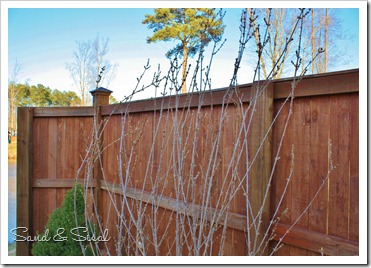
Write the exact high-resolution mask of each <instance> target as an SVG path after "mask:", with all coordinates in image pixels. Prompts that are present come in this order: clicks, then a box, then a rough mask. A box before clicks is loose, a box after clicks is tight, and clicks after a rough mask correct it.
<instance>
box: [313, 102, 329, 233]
mask: <svg viewBox="0 0 371 268" xmlns="http://www.w3.org/2000/svg"><path fill="white" fill-rule="evenodd" d="M328 101H329V97H328V96H324V97H317V98H314V97H312V99H311V101H310V106H311V126H310V137H311V140H312V141H311V144H310V194H309V196H310V198H312V197H313V196H314V195H315V194H316V193H317V191H318V189H319V188H320V187H321V185H323V186H322V189H321V190H320V192H319V193H318V196H317V198H316V199H315V200H314V201H313V203H312V206H311V207H310V208H309V222H308V229H309V230H312V231H316V232H320V233H323V234H325V233H326V232H327V211H328V201H327V199H328V196H327V193H328V188H327V185H328V183H327V182H325V183H324V180H325V179H326V176H327V173H328V168H329V166H328V165H329V161H328V148H329V127H328V126H329V118H330V106H329V105H328ZM323 183H324V184H323Z"/></svg>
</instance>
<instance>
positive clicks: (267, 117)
mask: <svg viewBox="0 0 371 268" xmlns="http://www.w3.org/2000/svg"><path fill="white" fill-rule="evenodd" d="M273 86H274V85H273V84H272V83H270V84H268V85H266V84H259V83H256V84H254V85H253V90H252V95H251V96H252V97H254V98H256V105H255V106H254V104H253V102H251V103H250V107H251V111H252V112H253V114H252V116H253V118H252V121H251V127H250V132H249V134H248V139H247V142H248V146H249V174H248V175H249V193H248V194H249V202H250V204H251V207H252V211H253V217H254V218H256V219H257V220H256V221H255V223H256V225H255V226H257V227H258V226H260V228H255V227H254V231H253V232H252V233H251V235H252V241H254V240H255V241H254V246H253V249H254V251H256V250H259V251H260V250H261V247H259V244H261V243H262V242H263V241H262V239H266V238H267V237H266V238H263V237H264V234H265V232H266V231H267V229H268V224H269V222H270V186H269V185H268V184H269V179H270V175H271V169H272V152H273V145H272V131H271V130H270V131H268V130H269V128H270V125H271V123H272V120H273V92H274V88H273ZM253 109H255V111H253ZM264 138H265V140H264ZM255 157H256V158H255ZM254 158H255V159H254ZM252 161H254V162H252ZM267 191H268V192H267ZM266 192H267V194H266ZM258 213H259V214H260V215H259V214H258ZM257 217H258V218H257ZM255 235H258V237H257V239H255ZM263 243H264V242H263ZM256 254H258V253H256ZM266 254H268V251H266V252H265V253H264V254H263V255H266Z"/></svg>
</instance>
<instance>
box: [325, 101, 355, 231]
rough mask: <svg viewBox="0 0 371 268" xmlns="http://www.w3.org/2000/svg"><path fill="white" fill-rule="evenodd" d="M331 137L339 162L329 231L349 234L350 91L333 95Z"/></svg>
mask: <svg viewBox="0 0 371 268" xmlns="http://www.w3.org/2000/svg"><path fill="white" fill-rule="evenodd" d="M330 100H331V102H330V109H331V115H330V139H331V140H332V157H333V159H332V162H333V165H334V166H336V169H335V170H333V171H332V172H331V174H330V181H329V208H330V209H329V219H328V234H329V235H334V236H338V237H343V238H348V221H349V209H350V208H349V200H350V196H349V161H350V160H349V143H350V127H351V125H350V102H349V95H335V96H331V98H330Z"/></svg>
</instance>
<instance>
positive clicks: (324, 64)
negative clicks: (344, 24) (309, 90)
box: [323, 8, 330, 73]
mask: <svg viewBox="0 0 371 268" xmlns="http://www.w3.org/2000/svg"><path fill="white" fill-rule="evenodd" d="M329 20H330V19H329V15H328V8H326V17H325V60H324V63H323V72H324V73H326V72H327V65H328V28H329Z"/></svg>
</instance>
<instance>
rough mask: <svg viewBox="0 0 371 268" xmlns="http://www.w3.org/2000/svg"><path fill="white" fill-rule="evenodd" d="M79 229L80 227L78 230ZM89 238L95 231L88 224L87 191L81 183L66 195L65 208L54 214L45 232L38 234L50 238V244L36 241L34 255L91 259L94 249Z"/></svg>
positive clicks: (57, 210) (33, 247)
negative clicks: (86, 216)
mask: <svg viewBox="0 0 371 268" xmlns="http://www.w3.org/2000/svg"><path fill="white" fill-rule="evenodd" d="M76 227H80V228H79V229H78V230H76V229H75V230H74V228H76ZM61 228H63V229H61ZM84 228H87V229H86V230H89V231H88V232H89V234H87V232H85V231H84V230H85V229H84ZM93 228H94V229H95V227H93ZM71 230H72V232H71ZM88 235H89V236H90V237H92V228H90V226H89V228H88V227H87V224H86V222H85V201H84V188H83V187H82V186H81V184H76V185H75V186H74V187H73V188H72V189H71V190H69V191H68V192H67V193H66V196H65V198H64V200H63V204H62V206H61V207H60V208H57V209H55V210H54V211H53V213H52V214H51V215H50V218H49V221H48V223H47V224H46V226H45V230H44V232H43V233H42V234H38V237H40V238H42V237H46V238H47V239H48V241H38V242H35V243H34V244H33V246H32V254H33V255H34V256H82V255H88V256H89V255H90V256H91V255H93V250H92V248H91V246H90V243H89V242H88V239H87V237H88ZM78 240H85V241H82V242H81V241H78Z"/></svg>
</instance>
